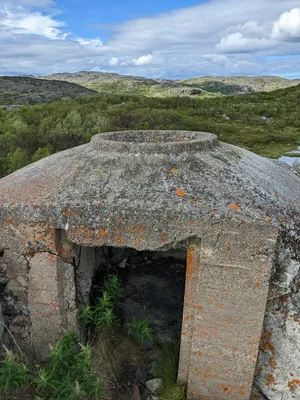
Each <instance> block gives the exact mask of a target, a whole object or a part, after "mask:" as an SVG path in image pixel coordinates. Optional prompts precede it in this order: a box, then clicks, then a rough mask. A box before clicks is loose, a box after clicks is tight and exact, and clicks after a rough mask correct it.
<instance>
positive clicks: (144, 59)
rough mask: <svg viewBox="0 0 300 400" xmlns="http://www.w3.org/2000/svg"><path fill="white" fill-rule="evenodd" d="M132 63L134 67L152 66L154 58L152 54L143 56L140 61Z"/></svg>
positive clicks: (136, 60) (135, 60) (134, 60)
mask: <svg viewBox="0 0 300 400" xmlns="http://www.w3.org/2000/svg"><path fill="white" fill-rule="evenodd" d="M132 62H133V64H134V65H137V66H141V65H148V64H152V62H153V56H152V55H151V54H147V55H143V56H141V57H139V58H138V59H136V58H134V59H133V60H132Z"/></svg>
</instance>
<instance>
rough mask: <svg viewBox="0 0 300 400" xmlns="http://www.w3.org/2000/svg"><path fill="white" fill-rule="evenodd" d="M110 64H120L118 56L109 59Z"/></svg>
mask: <svg viewBox="0 0 300 400" xmlns="http://www.w3.org/2000/svg"><path fill="white" fill-rule="evenodd" d="M108 64H109V65H111V66H115V65H118V64H119V59H118V58H117V57H112V58H111V59H110V60H109V62H108Z"/></svg>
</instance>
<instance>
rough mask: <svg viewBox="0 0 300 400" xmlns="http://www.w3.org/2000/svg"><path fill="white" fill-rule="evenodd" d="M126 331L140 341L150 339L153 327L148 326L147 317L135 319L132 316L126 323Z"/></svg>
mask: <svg viewBox="0 0 300 400" xmlns="http://www.w3.org/2000/svg"><path fill="white" fill-rule="evenodd" d="M127 331H128V334H129V335H133V336H135V337H136V338H137V339H138V340H140V341H141V342H142V343H144V342H145V341H146V340H151V339H152V336H153V329H152V328H151V327H150V323H149V320H148V319H147V318H143V319H137V318H135V317H133V318H132V321H131V322H130V323H129V324H127Z"/></svg>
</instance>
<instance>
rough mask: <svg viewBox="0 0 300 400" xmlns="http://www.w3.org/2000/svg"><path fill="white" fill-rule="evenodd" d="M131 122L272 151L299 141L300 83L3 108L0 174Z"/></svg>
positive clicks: (267, 152)
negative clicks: (239, 91) (210, 94)
mask: <svg viewBox="0 0 300 400" xmlns="http://www.w3.org/2000/svg"><path fill="white" fill-rule="evenodd" d="M128 129H180V130H195V131H207V132H212V133H215V134H217V135H218V138H219V139H220V140H221V141H224V142H227V143H232V144H235V145H238V146H242V147H245V148H247V149H250V150H252V151H254V152H256V153H258V154H261V155H263V156H267V157H274V158H276V157H278V156H280V155H281V154H283V153H285V152H287V151H289V150H291V149H293V148H295V147H296V146H297V145H299V143H300V85H299V86H295V87H291V88H288V89H281V90H277V91H273V92H263V93H251V94H249V95H247V96H245V95H235V96H220V97H215V98H204V99H195V98H188V97H173V98H166V99H163V98H148V97H138V96H136V97H134V96H122V95H103V96H96V97H86V98H79V99H76V100H65V101H57V102H52V103H48V104H41V105H36V106H26V107H22V108H21V109H19V110H13V111H5V110H1V109H0V176H3V175H6V174H8V173H10V172H12V171H14V170H16V169H18V168H21V167H22V166H24V165H26V164H28V163H30V162H33V161H36V160H38V159H40V158H42V157H45V156H47V155H49V154H51V153H54V152H56V151H61V150H64V149H67V148H70V147H74V146H77V145H79V144H83V143H86V142H88V141H89V140H90V138H91V137H92V136H93V135H95V134H97V133H100V132H105V131H113V130H128Z"/></svg>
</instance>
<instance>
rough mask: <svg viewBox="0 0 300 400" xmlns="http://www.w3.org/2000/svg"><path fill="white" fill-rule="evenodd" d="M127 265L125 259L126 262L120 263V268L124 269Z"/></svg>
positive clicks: (125, 259) (125, 260)
mask: <svg viewBox="0 0 300 400" xmlns="http://www.w3.org/2000/svg"><path fill="white" fill-rule="evenodd" d="M126 263H127V258H124V260H123V261H121V262H120V263H119V268H123V269H124V268H125V267H126Z"/></svg>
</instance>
